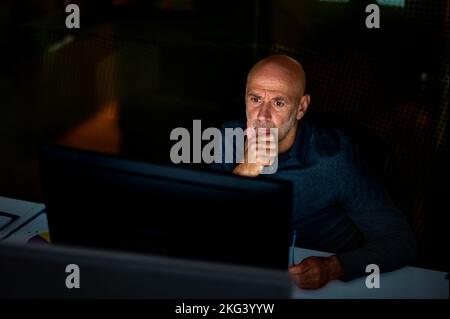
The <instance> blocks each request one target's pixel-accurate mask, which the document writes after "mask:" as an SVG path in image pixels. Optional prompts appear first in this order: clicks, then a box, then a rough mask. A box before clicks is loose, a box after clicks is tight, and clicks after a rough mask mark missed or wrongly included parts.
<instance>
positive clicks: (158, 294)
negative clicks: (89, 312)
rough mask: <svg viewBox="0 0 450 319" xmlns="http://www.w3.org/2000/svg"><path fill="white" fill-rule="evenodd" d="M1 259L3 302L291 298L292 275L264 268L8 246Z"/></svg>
mask: <svg viewBox="0 0 450 319" xmlns="http://www.w3.org/2000/svg"><path fill="white" fill-rule="evenodd" d="M0 260H1V262H0V283H1V284H0V299H5V298H8V299H11V298H39V299H43V298H58V299H60V298H120V299H123V298H139V299H141V298H158V299H160V298H176V299H179V298H290V297H292V288H293V284H292V282H291V281H290V279H289V276H288V272H287V271H280V270H272V269H263V268H259V267H248V266H235V265H224V264H220V263H208V262H204V261H192V260H185V259H177V258H170V257H164V256H155V255H144V254H135V253H124V252H112V251H104V250H98V249H92V248H79V247H78V248H76V247H68V246H61V245H39V244H15V243H7V242H0ZM68 266H69V267H71V268H68ZM74 266H76V267H77V274H78V278H77V286H76V287H77V289H74V288H72V289H69V288H68V286H67V279H68V278H69V276H73V275H74V274H75V272H74V268H73V267H74ZM69 279H70V280H69V283H72V284H73V283H74V280H73V278H69Z"/></svg>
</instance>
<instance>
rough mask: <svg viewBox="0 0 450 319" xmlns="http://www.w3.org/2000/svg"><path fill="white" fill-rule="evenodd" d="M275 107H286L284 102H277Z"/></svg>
mask: <svg viewBox="0 0 450 319" xmlns="http://www.w3.org/2000/svg"><path fill="white" fill-rule="evenodd" d="M275 106H277V107H283V106H284V102H281V101H275Z"/></svg>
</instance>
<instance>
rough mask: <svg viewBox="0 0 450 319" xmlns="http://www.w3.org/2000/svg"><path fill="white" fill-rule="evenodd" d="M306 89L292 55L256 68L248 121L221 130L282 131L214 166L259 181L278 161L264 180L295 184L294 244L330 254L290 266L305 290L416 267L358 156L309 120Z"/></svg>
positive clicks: (395, 214)
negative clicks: (374, 271)
mask: <svg viewBox="0 0 450 319" xmlns="http://www.w3.org/2000/svg"><path fill="white" fill-rule="evenodd" d="M305 85H306V78H305V72H304V70H303V67H302V66H301V65H300V63H299V62H297V61H296V60H294V59H293V58H291V57H288V56H286V55H273V56H269V57H267V58H265V59H263V60H261V61H259V62H258V63H256V65H255V66H253V68H252V69H251V70H250V72H249V73H248V77H247V85H246V90H245V105H246V115H247V118H246V119H239V120H236V121H232V122H228V123H225V124H224V126H223V128H222V129H223V130H224V129H225V128H241V129H248V128H255V129H258V128H277V129H278V136H277V137H275V136H274V135H273V134H269V133H267V134H262V135H263V136H262V140H261V139H256V138H255V134H253V136H252V135H250V134H249V135H248V136H247V139H246V142H245V152H244V158H243V159H242V160H241V161H238V162H236V163H225V161H224V160H223V161H222V163H215V164H213V167H214V168H215V169H220V170H223V171H228V172H231V173H233V174H235V175H239V176H246V177H255V178H256V177H258V176H259V175H260V174H261V172H262V169H263V168H264V167H266V166H269V165H271V164H273V163H274V160H275V158H277V160H278V169H277V171H276V173H275V174H273V175H266V177H269V178H275V179H281V180H288V181H291V182H292V183H293V186H294V196H293V217H292V236H293V238H296V242H295V245H296V246H299V247H305V248H311V249H316V250H321V251H326V252H331V253H333V254H332V255H331V256H330V257H309V258H306V259H304V260H303V261H302V262H300V263H299V264H296V265H293V266H290V267H289V272H290V274H291V275H292V278H293V280H294V281H295V282H296V284H297V285H298V286H299V287H300V288H304V289H316V288H320V287H322V286H324V285H325V284H326V283H327V282H329V281H331V280H335V279H340V280H344V281H347V280H351V279H354V278H356V277H360V276H365V275H367V274H366V272H365V270H366V266H367V265H369V264H376V265H378V266H379V268H380V271H381V272H387V271H392V270H394V269H398V268H400V267H403V266H406V265H408V264H412V263H414V260H415V258H416V243H415V240H414V237H413V235H412V232H411V230H410V229H409V227H408V224H407V222H406V220H405V218H404V216H403V214H402V213H401V212H400V211H399V210H398V209H397V208H396V207H395V206H394V205H393V204H392V202H391V201H390V199H389V197H388V196H387V194H386V193H385V191H384V190H383V187H382V185H381V184H380V183H379V182H378V180H377V178H376V177H375V176H374V175H373V174H372V173H371V171H370V170H369V169H368V168H367V166H366V165H365V163H364V161H363V160H362V159H361V156H360V154H359V152H358V150H357V149H356V148H355V147H354V146H353V145H352V144H351V143H350V141H349V139H348V138H347V136H346V135H345V134H343V133H342V132H340V131H338V130H336V129H331V128H326V127H321V126H318V125H317V124H315V123H313V122H311V121H310V120H306V119H305V118H304V115H305V113H306V111H307V110H308V106H309V104H310V96H309V95H308V94H305ZM275 139H276V142H277V143H275ZM261 141H262V142H261ZM274 143H275V145H276V146H277V147H276V148H274V147H273V144H274ZM274 149H276V152H274ZM234 150H235V151H236V148H235V149H234ZM261 150H262V151H263V152H261ZM222 153H223V154H224V152H222ZM249 154H251V155H252V156H250V155H249ZM249 158H252V160H249ZM261 200H270V199H265V198H262V199H261ZM274 213H276V212H274ZM255 224H256V225H257V221H255Z"/></svg>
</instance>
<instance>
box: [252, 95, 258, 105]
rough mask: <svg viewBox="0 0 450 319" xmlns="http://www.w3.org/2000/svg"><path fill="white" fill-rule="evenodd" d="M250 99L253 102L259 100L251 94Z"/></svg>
mask: <svg viewBox="0 0 450 319" xmlns="http://www.w3.org/2000/svg"><path fill="white" fill-rule="evenodd" d="M250 101H252V102H253V103H258V102H259V97H256V96H252V97H250Z"/></svg>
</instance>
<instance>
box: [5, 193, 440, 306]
mask: <svg viewBox="0 0 450 319" xmlns="http://www.w3.org/2000/svg"><path fill="white" fill-rule="evenodd" d="M15 208H16V209H17V212H22V213H23V212H34V214H35V215H36V217H35V218H32V219H30V216H31V215H30V213H27V214H25V215H26V218H27V220H28V222H27V223H25V224H24V225H22V227H21V228H20V229H18V230H17V231H15V232H13V233H11V234H9V235H8V237H7V238H6V239H5V240H6V241H14V242H20V243H25V242H27V241H28V240H29V239H30V237H32V235H35V234H39V233H45V232H47V231H48V225H47V218H46V215H45V213H44V212H42V210H43V208H44V206H43V205H42V204H36V203H29V202H23V201H18V200H11V199H7V198H4V197H0V211H7V212H14V211H15ZM38 211H39V214H38V213H37V212H38ZM327 255H329V253H324V252H319V251H314V250H309V249H303V248H295V261H296V262H300V261H301V260H303V259H304V258H306V257H309V256H327ZM291 256H292V254H290V258H291ZM445 275H446V273H444V272H440V271H435V270H429V269H423V268H417V267H404V268H402V269H399V270H396V271H393V272H390V273H382V274H381V275H380V288H372V289H369V288H367V287H366V285H365V279H366V278H365V277H362V278H358V279H355V280H352V281H350V282H342V281H338V280H335V281H332V282H329V283H328V284H327V285H326V286H325V287H323V288H321V289H317V290H302V289H299V288H294V290H293V298H308V299H328V298H333V299H346V298H358V299H359V298H363V299H366V298H402V299H409V298H439V299H448V298H449V282H448V279H445Z"/></svg>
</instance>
